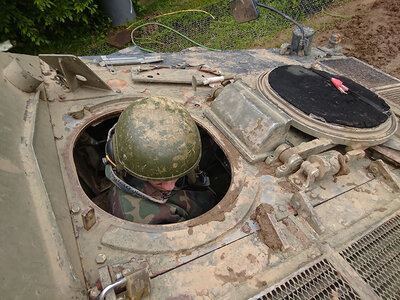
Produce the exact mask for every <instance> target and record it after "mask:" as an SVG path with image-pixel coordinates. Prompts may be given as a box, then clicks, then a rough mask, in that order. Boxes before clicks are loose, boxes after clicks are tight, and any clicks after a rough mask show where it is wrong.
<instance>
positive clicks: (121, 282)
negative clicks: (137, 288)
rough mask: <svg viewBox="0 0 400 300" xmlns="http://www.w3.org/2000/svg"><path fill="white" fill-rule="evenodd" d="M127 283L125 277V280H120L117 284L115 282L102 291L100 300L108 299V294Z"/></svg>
mask: <svg viewBox="0 0 400 300" xmlns="http://www.w3.org/2000/svg"><path fill="white" fill-rule="evenodd" d="M126 282H127V279H126V278H125V277H124V278H122V279H120V280H118V281H116V282H114V283H112V284H110V285H108V286H106V287H105V288H104V289H103V290H102V291H101V293H100V296H99V300H104V298H105V297H106V295H107V293H108V292H109V291H110V290H113V289H114V288H116V287H119V286H122V285H124V284H126Z"/></svg>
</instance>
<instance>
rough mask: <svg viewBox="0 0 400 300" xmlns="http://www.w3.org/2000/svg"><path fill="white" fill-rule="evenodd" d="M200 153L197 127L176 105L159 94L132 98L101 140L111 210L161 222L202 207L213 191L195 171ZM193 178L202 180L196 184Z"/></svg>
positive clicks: (210, 204) (129, 217) (211, 202)
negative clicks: (103, 142) (104, 139)
mask: <svg viewBox="0 0 400 300" xmlns="http://www.w3.org/2000/svg"><path fill="white" fill-rule="evenodd" d="M200 157H201V140H200V134H199V130H198V128H197V125H196V123H195V122H194V120H193V119H192V117H191V116H190V114H189V113H188V112H187V111H186V110H185V109H184V108H183V107H182V106H181V105H179V104H178V103H176V102H175V101H173V100H171V99H168V98H163V97H150V98H142V99H139V100H136V101H134V102H133V103H132V104H131V105H129V106H128V107H127V108H126V109H125V110H124V111H123V112H122V114H121V115H120V117H119V120H118V122H117V123H116V124H115V125H114V126H113V128H111V129H110V131H109V134H108V139H107V144H106V160H105V161H106V171H105V172H106V176H107V178H108V179H109V180H110V181H111V182H112V183H113V184H114V186H113V187H112V188H111V190H110V193H109V203H110V206H111V212H112V214H113V215H115V216H117V217H120V218H122V219H126V220H128V221H133V222H137V223H145V224H166V223H175V222H181V221H185V220H188V219H191V218H194V217H197V216H199V215H201V214H202V213H204V212H206V211H208V210H209V209H211V208H212V207H213V206H214V205H215V204H216V197H215V194H214V193H213V192H212V190H211V189H209V188H208V187H207V186H208V185H209V181H208V183H207V180H206V179H207V177H201V176H200V177H199V176H196V173H195V171H196V169H197V168H198V164H199V162H200ZM196 178H197V179H199V178H201V179H202V180H201V181H202V182H205V184H200V185H199V184H196ZM177 182H178V184H177ZM198 182H199V180H197V183H198ZM199 186H200V187H199Z"/></svg>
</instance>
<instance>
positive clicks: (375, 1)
mask: <svg viewBox="0 0 400 300" xmlns="http://www.w3.org/2000/svg"><path fill="white" fill-rule="evenodd" d="M303 25H305V26H309V27H312V28H314V29H315V37H314V41H313V46H315V47H316V46H324V45H326V44H328V41H329V38H330V36H331V35H332V34H333V33H339V34H340V35H341V37H342V42H341V46H342V47H343V54H345V55H347V56H354V57H356V58H358V59H360V60H362V61H364V62H366V63H368V64H370V65H372V66H375V67H377V68H378V69H381V70H382V71H384V72H386V73H388V74H390V75H392V76H394V77H397V78H400V51H399V49H400V1H399V0H352V1H342V3H339V4H337V5H335V6H332V7H331V8H329V9H327V10H324V11H323V12H321V13H318V14H316V15H314V16H313V17H311V18H309V19H308V20H307V21H305V22H303ZM293 29H294V27H292V28H289V29H287V30H284V31H282V32H281V33H280V34H279V35H277V36H276V37H275V38H274V39H273V41H271V42H269V43H266V44H265V45H264V46H263V47H265V48H275V47H279V46H280V45H281V44H282V43H285V42H290V39H291V36H292V30H293Z"/></svg>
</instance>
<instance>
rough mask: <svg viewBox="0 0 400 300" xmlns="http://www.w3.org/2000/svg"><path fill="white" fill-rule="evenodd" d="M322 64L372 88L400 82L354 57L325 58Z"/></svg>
mask: <svg viewBox="0 0 400 300" xmlns="http://www.w3.org/2000/svg"><path fill="white" fill-rule="evenodd" d="M320 64H321V65H324V66H327V67H328V68H330V69H332V70H334V71H336V72H338V73H339V74H341V75H343V76H346V77H348V78H350V79H352V80H354V81H355V82H358V83H359V84H361V85H364V86H365V87H367V88H370V89H371V88H377V87H381V86H385V85H391V84H398V83H400V81H399V80H398V79H396V78H394V77H392V76H389V75H387V74H386V73H383V72H382V71H381V70H378V69H376V68H374V67H372V66H370V65H367V64H366V63H364V62H362V61H360V60H358V59H356V58H353V57H346V58H339V59H329V60H324V61H322V62H321V63H320Z"/></svg>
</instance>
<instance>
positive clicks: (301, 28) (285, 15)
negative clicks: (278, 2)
mask: <svg viewBox="0 0 400 300" xmlns="http://www.w3.org/2000/svg"><path fill="white" fill-rule="evenodd" d="M257 5H258V6H261V7H264V8H268V9H270V10H272V11H274V12H276V13H277V14H280V15H281V16H282V17H284V18H286V19H288V20H289V21H290V22H292V23H294V24H296V25H297V27H299V29H300V31H301V39H302V40H304V29H303V26H302V25H301V24H300V23H299V22H297V21H295V20H293V19H292V18H291V17H289V16H288V15H287V14H284V13H283V12H281V11H280V10H277V9H276V8H274V7H272V6H268V5H265V4H262V3H258V2H257Z"/></svg>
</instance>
